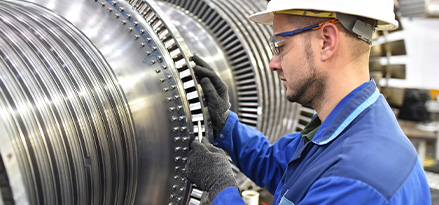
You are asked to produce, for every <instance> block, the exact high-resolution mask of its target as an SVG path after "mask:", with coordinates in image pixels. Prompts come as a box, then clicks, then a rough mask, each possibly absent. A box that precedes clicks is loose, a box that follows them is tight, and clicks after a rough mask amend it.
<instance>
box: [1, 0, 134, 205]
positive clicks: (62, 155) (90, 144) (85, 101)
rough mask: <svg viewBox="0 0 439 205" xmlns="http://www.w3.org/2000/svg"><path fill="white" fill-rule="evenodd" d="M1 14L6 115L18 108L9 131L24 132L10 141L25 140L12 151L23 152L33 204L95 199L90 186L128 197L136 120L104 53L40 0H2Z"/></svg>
mask: <svg viewBox="0 0 439 205" xmlns="http://www.w3.org/2000/svg"><path fill="white" fill-rule="evenodd" d="M2 16H3V18H2V19H3V21H2V23H3V25H2V32H3V34H4V35H3V39H8V40H7V41H5V42H3V43H2V50H4V51H7V50H9V52H4V53H3V54H2V58H3V62H5V63H6V64H4V66H3V69H2V76H3V79H4V80H6V79H9V82H8V83H5V84H3V85H4V87H3V89H2V94H3V97H4V99H5V101H6V102H7V104H8V105H7V106H8V107H9V108H8V111H9V113H10V114H12V113H15V112H14V110H16V112H17V114H15V115H13V116H11V118H13V119H14V121H15V122H16V124H15V125H14V124H9V125H8V127H9V128H8V130H17V131H18V133H17V134H18V135H10V137H11V138H13V137H15V136H20V138H21V139H20V138H16V139H10V140H12V142H13V143H18V144H20V143H19V142H20V141H21V144H22V148H21V151H19V152H18V153H15V154H17V155H20V154H21V153H26V155H25V156H22V157H20V158H21V160H22V161H21V165H20V166H21V169H22V170H28V171H27V174H26V176H27V180H25V181H26V183H28V184H27V185H29V186H28V188H29V189H28V191H29V193H28V196H29V197H30V198H29V200H30V202H31V203H43V204H54V203H63V202H69V203H91V201H88V200H92V199H91V197H90V196H89V194H91V193H90V189H93V190H94V193H95V194H97V196H98V197H96V196H95V198H93V199H94V200H103V201H125V200H128V201H130V199H129V198H130V197H132V193H133V192H134V191H133V187H134V186H133V183H135V176H136V175H135V168H133V167H134V166H135V161H136V157H135V150H136V145H135V140H134V131H133V125H132V121H131V119H132V118H131V117H130V111H129V110H128V104H127V102H126V101H125V98H124V94H123V92H122V91H121V89H120V87H119V84H118V83H117V82H116V78H115V76H114V74H113V72H112V71H111V69H110V67H109V66H108V64H107V63H106V62H105V60H104V58H103V57H102V56H100V55H99V52H97V49H96V48H94V46H93V44H92V43H91V42H90V41H88V39H87V38H86V37H84V36H83V34H81V33H80V32H79V31H78V30H76V29H75V27H73V26H71V25H69V23H68V22H67V21H65V19H63V18H60V17H59V16H58V15H56V14H54V13H53V12H50V11H48V10H45V9H43V8H42V7H39V6H37V5H35V4H29V3H26V2H4V3H3V5H2ZM5 32H8V33H10V34H13V35H8V34H7V33H5ZM17 74H19V75H17ZM90 88H93V89H90ZM5 106H6V105H5ZM9 122H11V123H12V122H13V121H9ZM24 161H29V164H27V165H26V163H24ZM116 164H117V165H116ZM116 166H118V172H117V173H116V172H115V170H116V169H115V167H116ZM87 167H88V168H87ZM10 174H14V173H10ZM121 175H123V177H122V176H121ZM126 176H129V177H126ZM29 177H30V178H29ZM87 180H93V182H91V183H90V181H87ZM105 184H107V186H106V185H105ZM108 185H110V186H108ZM92 187H93V188H92ZM70 188H71V189H70ZM101 189H102V190H101ZM87 190H88V191H87ZM100 193H102V194H100ZM104 193H106V194H104ZM99 196H100V197H102V198H99ZM131 200H132V199H131ZM87 201H88V202H87ZM95 202H97V201H95Z"/></svg>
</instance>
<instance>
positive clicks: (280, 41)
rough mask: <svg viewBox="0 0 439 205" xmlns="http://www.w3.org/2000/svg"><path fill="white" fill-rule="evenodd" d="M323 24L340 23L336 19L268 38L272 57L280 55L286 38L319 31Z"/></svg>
mask: <svg viewBox="0 0 439 205" xmlns="http://www.w3.org/2000/svg"><path fill="white" fill-rule="evenodd" d="M325 23H340V21H339V20H338V19H331V20H329V21H324V22H322V23H319V24H316V25H312V26H307V27H305V28H299V29H296V30H292V31H286V32H282V33H278V34H276V35H274V36H272V37H271V38H270V48H271V51H272V52H273V55H276V56H278V55H280V53H281V51H282V47H283V46H284V44H285V40H286V37H291V36H293V35H296V34H299V33H303V32H305V31H315V30H319V29H320V28H321V27H322V26H323V24H325Z"/></svg>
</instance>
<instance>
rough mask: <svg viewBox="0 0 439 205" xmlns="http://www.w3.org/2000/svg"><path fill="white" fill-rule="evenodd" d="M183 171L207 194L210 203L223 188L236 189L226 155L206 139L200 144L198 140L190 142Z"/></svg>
mask: <svg viewBox="0 0 439 205" xmlns="http://www.w3.org/2000/svg"><path fill="white" fill-rule="evenodd" d="M185 170H186V178H187V179H188V180H189V181H190V182H192V183H194V184H195V185H197V187H198V188H200V189H201V190H203V191H207V192H209V199H210V200H211V201H213V199H215V197H216V196H217V195H218V194H219V193H220V192H221V191H222V190H224V189H225V188H227V187H232V186H235V187H238V186H237V184H236V180H235V177H234V176H233V171H232V166H231V165H230V162H229V160H228V158H227V156H226V154H225V153H224V151H223V150H222V149H219V148H216V147H214V146H213V145H212V144H210V143H209V141H208V140H207V139H206V138H203V142H202V143H201V142H199V141H198V140H194V141H193V142H192V144H191V151H190V152H189V157H188V161H187V163H186V168H185Z"/></svg>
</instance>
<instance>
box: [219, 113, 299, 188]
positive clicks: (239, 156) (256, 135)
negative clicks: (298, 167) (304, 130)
mask: <svg viewBox="0 0 439 205" xmlns="http://www.w3.org/2000/svg"><path fill="white" fill-rule="evenodd" d="M300 139H301V135H300V133H295V134H290V135H286V136H284V137H282V138H281V139H279V140H278V141H277V142H276V143H275V144H273V145H270V144H269V141H268V139H267V138H266V137H265V136H264V135H263V134H262V133H261V132H259V131H257V130H256V129H253V128H251V127H250V126H248V125H245V124H243V123H240V122H239V121H238V116H237V115H236V114H235V113H233V112H230V115H229V118H228V119H227V121H226V125H225V126H224V128H223V130H222V131H221V133H220V134H219V136H217V137H216V138H215V142H216V143H218V145H217V146H218V147H220V148H222V149H224V150H225V151H226V152H227V153H228V154H229V155H230V157H231V158H232V160H233V162H234V163H235V165H236V166H237V167H238V168H239V169H240V170H241V171H242V172H243V173H244V174H245V175H246V176H247V177H249V178H250V179H251V180H253V181H254V182H255V183H256V184H257V185H258V186H261V187H264V186H266V187H267V189H268V191H269V192H270V193H273V194H274V192H275V191H276V188H277V185H278V184H279V182H280V180H281V178H282V175H283V173H284V172H285V169H286V167H287V165H288V162H289V161H290V159H291V157H292V156H293V154H294V152H295V150H296V148H297V145H298V143H299V142H301V140H300ZM216 143H215V144H216Z"/></svg>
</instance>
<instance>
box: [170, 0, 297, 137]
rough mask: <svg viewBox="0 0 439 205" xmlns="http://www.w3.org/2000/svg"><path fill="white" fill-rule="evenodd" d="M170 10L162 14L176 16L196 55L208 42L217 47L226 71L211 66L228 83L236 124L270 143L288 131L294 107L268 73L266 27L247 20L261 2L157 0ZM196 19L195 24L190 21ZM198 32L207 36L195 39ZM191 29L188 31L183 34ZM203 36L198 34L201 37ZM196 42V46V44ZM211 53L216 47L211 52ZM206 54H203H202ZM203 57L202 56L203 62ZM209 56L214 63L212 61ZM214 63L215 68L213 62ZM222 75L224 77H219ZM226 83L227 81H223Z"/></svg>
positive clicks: (257, 9) (273, 76)
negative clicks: (236, 116)
mask: <svg viewBox="0 0 439 205" xmlns="http://www.w3.org/2000/svg"><path fill="white" fill-rule="evenodd" d="M162 1H163V2H166V3H167V4H170V5H173V6H174V7H176V8H177V9H178V10H180V13H185V14H188V15H186V16H184V15H178V14H175V13H179V12H176V11H174V10H170V9H169V10H167V13H169V15H170V16H179V18H178V20H174V21H178V24H176V25H177V29H180V31H182V30H184V31H185V32H181V33H187V34H186V35H183V37H184V38H185V41H194V39H196V40H195V41H198V43H194V44H196V45H197V48H198V49H200V48H202V49H201V50H200V52H202V53H205V50H206V49H209V50H213V49H212V48H211V47H210V46H207V45H209V44H208V43H211V42H212V41H215V42H217V44H218V45H219V48H220V49H221V50H222V52H219V53H223V55H224V56H225V57H226V59H227V60H228V65H229V67H228V69H229V71H228V72H226V71H224V69H223V68H222V67H219V68H218V67H217V69H222V70H217V72H218V73H219V74H220V76H221V77H222V79H224V80H225V81H226V83H227V82H232V83H233V84H229V83H228V85H229V93H231V95H230V96H232V97H233V98H234V99H236V105H237V106H235V107H232V110H233V111H235V112H236V113H237V114H238V116H239V119H240V121H241V122H243V123H246V124H248V125H250V126H252V127H255V128H257V129H259V130H261V131H262V132H263V133H264V134H265V135H266V136H267V137H268V138H269V139H270V141H271V142H274V141H276V140H277V139H279V137H281V136H283V135H284V134H287V133H290V132H292V131H293V130H294V127H293V125H294V123H295V120H294V119H293V114H292V113H294V112H295V110H297V108H298V105H297V104H292V103H290V102H288V101H287V100H286V99H285V97H284V93H283V92H284V91H283V85H282V83H281V81H280V80H279V77H278V75H277V73H274V72H273V71H271V70H270V69H269V65H268V64H269V61H270V58H271V51H270V48H269V47H268V39H269V38H270V36H271V35H272V28H271V27H270V26H265V25H260V24H256V23H253V22H251V21H249V20H248V19H247V17H248V16H249V15H250V14H251V13H252V12H254V11H259V10H263V8H264V7H265V5H266V2H265V1H262V0H260V1H235V0H199V1H191V0H162ZM191 19H196V21H194V20H191ZM194 24H195V25H200V26H198V27H204V28H205V29H206V30H207V31H208V32H207V34H209V35H210V36H209V37H203V38H197V37H198V36H201V35H198V34H199V33H198V31H199V30H201V29H197V28H193V27H195V26H194ZM188 28H193V29H188ZM203 35H204V33H203ZM199 42H203V43H201V45H199V44H200V43H199ZM215 50H216V48H215ZM208 54H209V52H207V55H208ZM207 55H206V57H207ZM217 56H222V55H216V53H215V55H214V56H213V57H211V58H210V59H212V61H213V62H215V61H216V60H217V59H218V57H217ZM214 64H215V63H214ZM222 73H226V74H223V75H222ZM229 73H230V74H229ZM229 79H231V80H229Z"/></svg>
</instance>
